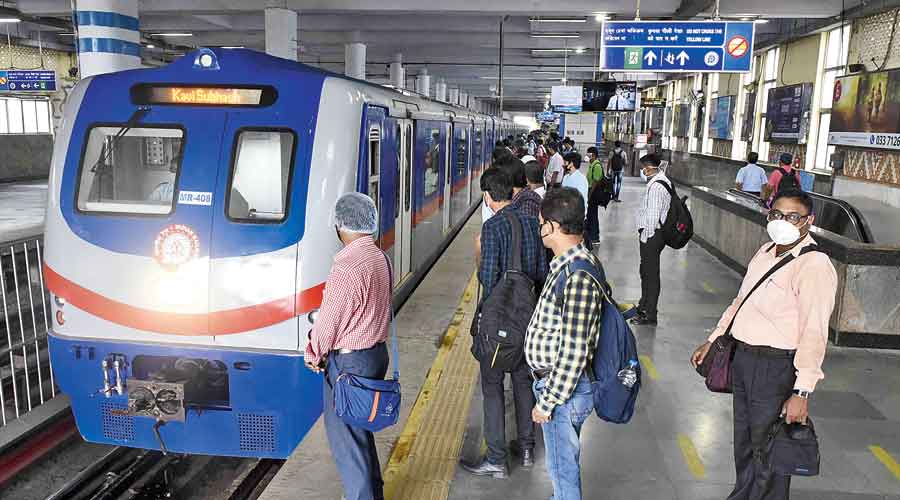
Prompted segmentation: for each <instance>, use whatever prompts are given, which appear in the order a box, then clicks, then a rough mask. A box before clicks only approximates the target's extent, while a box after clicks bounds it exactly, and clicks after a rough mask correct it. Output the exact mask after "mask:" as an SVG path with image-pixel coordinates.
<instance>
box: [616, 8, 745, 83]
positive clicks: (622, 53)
mask: <svg viewBox="0 0 900 500" xmlns="http://www.w3.org/2000/svg"><path fill="white" fill-rule="evenodd" d="M753 27H754V24H753V23H752V22H728V21H613V22H607V23H603V44H602V50H601V57H602V60H601V66H602V69H604V70H607V71H655V72H681V71H689V72H729V73H746V72H748V71H750V63H751V58H752V57H753Z"/></svg>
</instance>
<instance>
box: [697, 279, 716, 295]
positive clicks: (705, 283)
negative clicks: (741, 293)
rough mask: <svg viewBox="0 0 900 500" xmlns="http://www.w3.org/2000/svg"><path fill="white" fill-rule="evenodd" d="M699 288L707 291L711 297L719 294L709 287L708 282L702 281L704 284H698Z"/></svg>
mask: <svg viewBox="0 0 900 500" xmlns="http://www.w3.org/2000/svg"><path fill="white" fill-rule="evenodd" d="M700 286H702V287H703V289H704V290H706V291H707V293H711V294H713V295H716V294H717V293H719V291H718V290H716V289H715V288H713V286H712V285H710V284H709V282H708V281H704V282H702V283H700Z"/></svg>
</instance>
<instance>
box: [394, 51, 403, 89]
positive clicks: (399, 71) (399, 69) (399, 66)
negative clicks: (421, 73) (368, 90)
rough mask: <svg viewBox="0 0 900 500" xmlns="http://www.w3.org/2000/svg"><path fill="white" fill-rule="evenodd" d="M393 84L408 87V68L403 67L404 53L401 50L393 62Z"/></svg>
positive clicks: (395, 86)
mask: <svg viewBox="0 0 900 500" xmlns="http://www.w3.org/2000/svg"><path fill="white" fill-rule="evenodd" d="M391 85H393V86H394V88H396V89H403V88H406V70H405V69H404V68H403V55H402V54H400V53H399V52H398V53H397V54H395V55H394V62H392V63H391Z"/></svg>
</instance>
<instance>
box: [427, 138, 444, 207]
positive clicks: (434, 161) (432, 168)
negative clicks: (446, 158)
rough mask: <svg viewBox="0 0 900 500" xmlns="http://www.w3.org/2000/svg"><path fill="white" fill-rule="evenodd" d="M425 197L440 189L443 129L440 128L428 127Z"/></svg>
mask: <svg viewBox="0 0 900 500" xmlns="http://www.w3.org/2000/svg"><path fill="white" fill-rule="evenodd" d="M425 146H426V148H427V149H426V150H425V170H424V175H425V191H424V192H425V197H426V198H428V197H429V196H431V195H433V194H434V193H436V192H437V190H438V181H439V180H440V177H441V131H440V129H436V128H433V129H428V130H427V136H426V137H425Z"/></svg>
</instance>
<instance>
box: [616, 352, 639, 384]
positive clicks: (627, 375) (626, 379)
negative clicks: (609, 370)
mask: <svg viewBox="0 0 900 500" xmlns="http://www.w3.org/2000/svg"><path fill="white" fill-rule="evenodd" d="M637 365H638V362H637V360H636V359H629V360H628V366H626V367H625V368H622V369H621V370H619V373H618V374H617V375H616V376H617V377H618V378H619V380H620V381H621V382H622V385H624V386H625V387H627V388H629V389H631V388H632V387H634V384H635V383H636V382H637V371H636V370H635V368H637Z"/></svg>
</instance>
